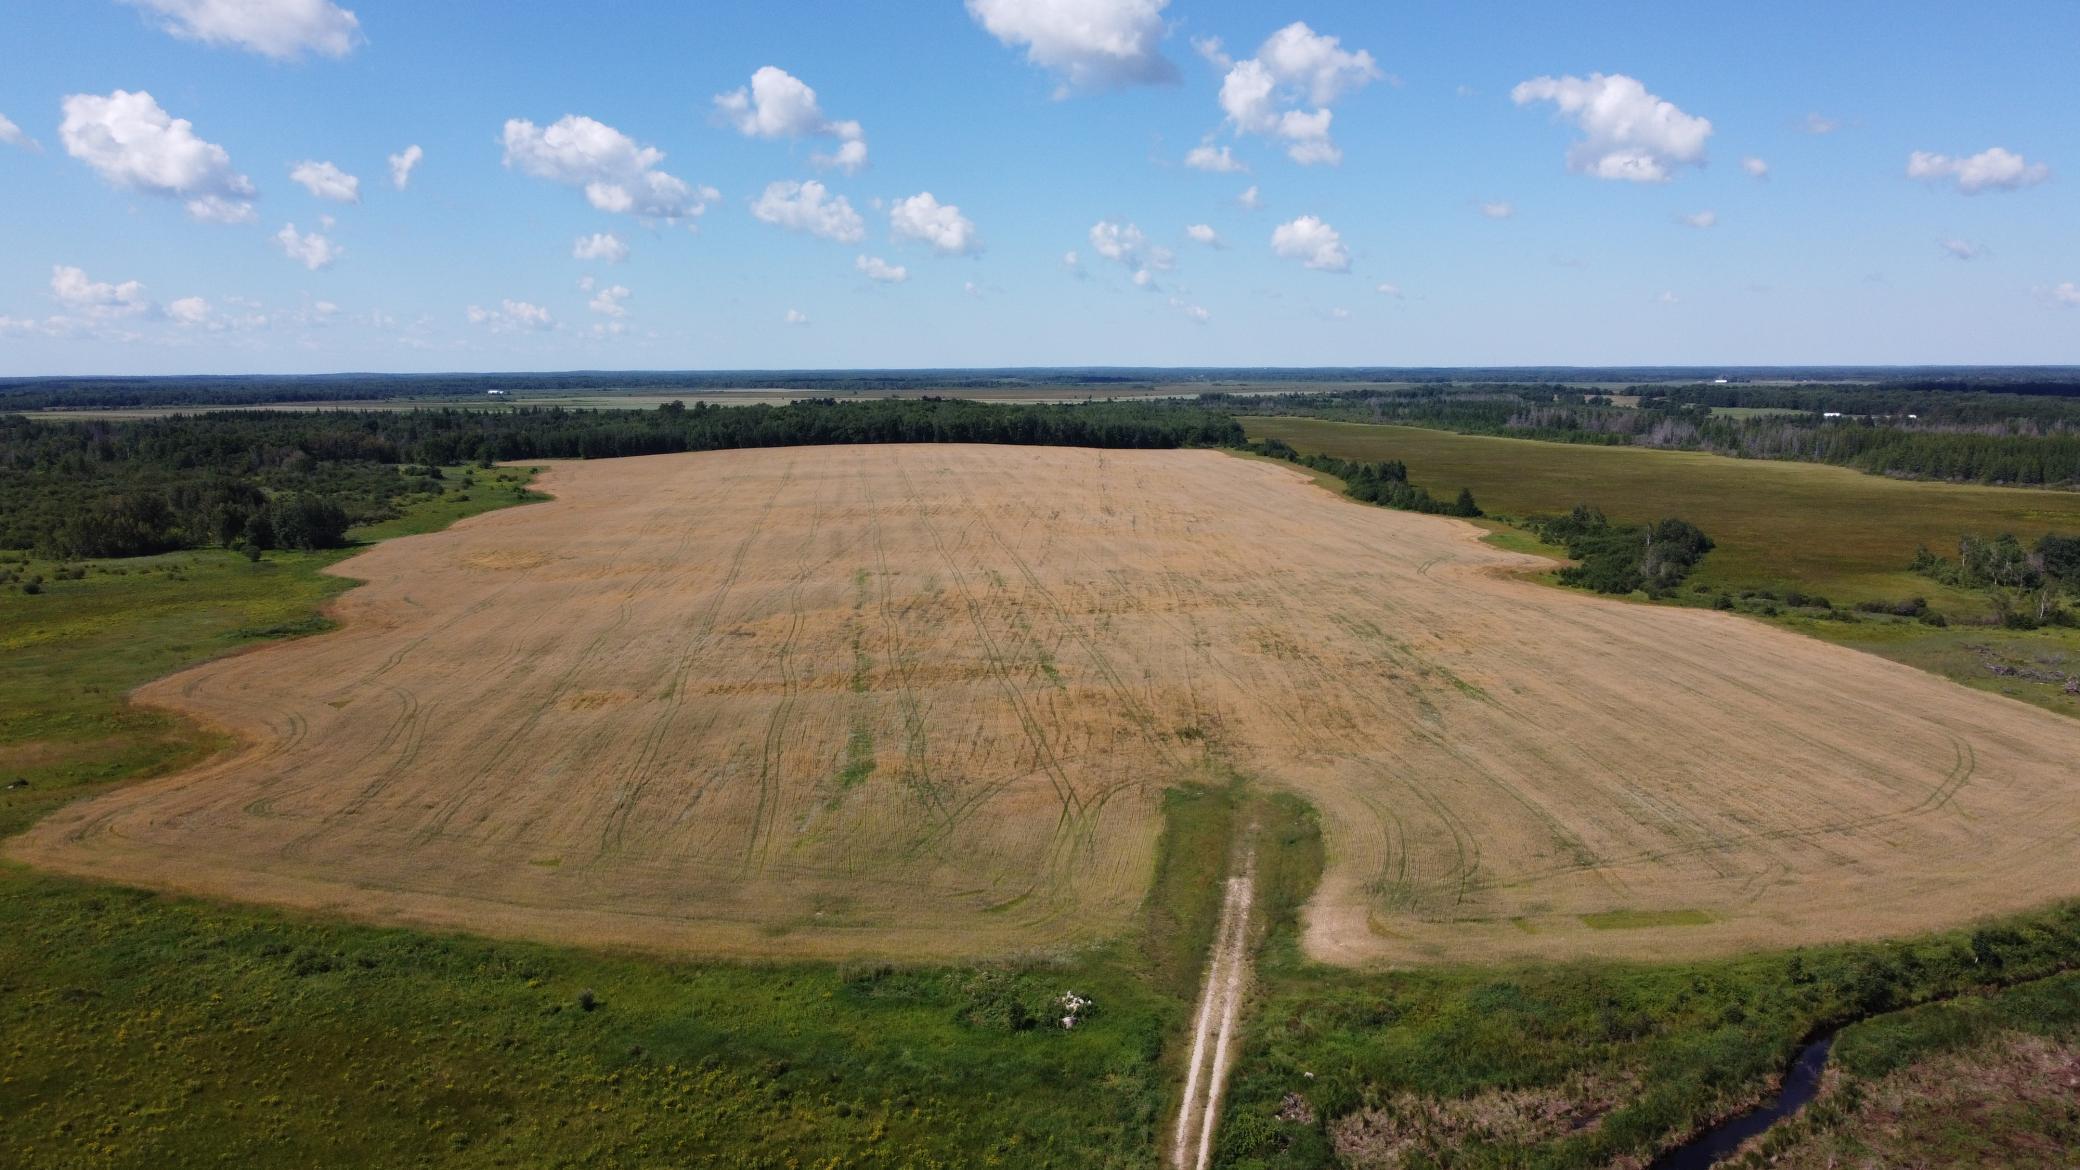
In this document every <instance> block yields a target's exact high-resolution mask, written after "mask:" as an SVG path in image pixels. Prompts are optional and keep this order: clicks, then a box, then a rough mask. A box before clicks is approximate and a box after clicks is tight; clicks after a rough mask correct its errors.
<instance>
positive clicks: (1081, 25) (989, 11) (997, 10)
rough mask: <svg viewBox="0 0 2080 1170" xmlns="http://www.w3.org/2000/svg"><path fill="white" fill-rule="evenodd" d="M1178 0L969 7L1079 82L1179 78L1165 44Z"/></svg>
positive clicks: (993, 2) (1088, 85)
mask: <svg viewBox="0 0 2080 1170" xmlns="http://www.w3.org/2000/svg"><path fill="white" fill-rule="evenodd" d="M1169 3H1170V0H968V15H969V16H971V17H973V18H974V19H975V21H976V22H977V23H979V24H980V25H982V27H983V28H984V29H987V30H988V31H989V34H990V35H991V36H993V37H995V38H997V39H998V40H999V41H1002V42H1003V43H1005V44H1006V45H1010V46H1012V47H1013V48H1016V47H1018V46H1021V45H1023V46H1024V47H1025V50H1026V60H1028V61H1031V62H1032V63H1033V64H1035V65H1038V66H1040V67H1041V68H1043V69H1047V70H1050V71H1052V72H1054V73H1055V74H1057V75H1059V76H1060V77H1061V78H1062V79H1063V84H1062V87H1061V89H1060V90H1058V91H1057V94H1056V96H1058V97H1059V96H1064V95H1066V94H1067V93H1069V92H1070V91H1071V90H1077V89H1083V90H1091V89H1109V88H1112V87H1115V86H1122V85H1134V84H1141V83H1151V82H1168V81H1175V80H1176V79H1177V68H1176V66H1174V65H1172V64H1171V63H1170V61H1169V59H1168V58H1166V57H1164V56H1163V55H1162V53H1161V52H1159V51H1158V49H1157V46H1158V45H1159V44H1160V43H1161V42H1162V39H1163V33H1164V28H1163V9H1164V8H1166V7H1168V6H1169Z"/></svg>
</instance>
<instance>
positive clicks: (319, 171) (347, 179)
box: [289, 161, 361, 203]
mask: <svg viewBox="0 0 2080 1170" xmlns="http://www.w3.org/2000/svg"><path fill="white" fill-rule="evenodd" d="M289 178H290V179H291V180H293V181H295V183H296V184H297V185H298V186H300V187H302V188H303V189H304V190H306V191H309V192H310V193H311V194H313V195H315V196H317V197H318V198H320V199H330V200H332V201H333V202H334V203H359V202H361V180H360V179H357V178H355V177H354V176H353V175H350V174H348V173H347V172H345V171H343V170H340V169H339V168H338V167H336V166H333V165H332V164H331V163H329V162H308V161H306V162H300V163H297V164H296V165H295V166H293V167H291V168H289Z"/></svg>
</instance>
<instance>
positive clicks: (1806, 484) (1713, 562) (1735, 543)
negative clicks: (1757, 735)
mask: <svg viewBox="0 0 2080 1170" xmlns="http://www.w3.org/2000/svg"><path fill="white" fill-rule="evenodd" d="M1242 421H1243V425H1244V427H1245V428H1246V429H1247V430H1248V431H1249V434H1250V437H1251V438H1253V439H1274V438H1275V439H1284V440H1285V441H1286V442H1288V443H1291V444H1292V445H1293V446H1295V447H1297V448H1299V449H1300V450H1302V451H1318V452H1324V453H1327V454H1330V455H1338V456H1342V457H1343V458H1346V459H1400V460H1403V461H1405V462H1406V463H1407V464H1408V468H1409V478H1410V480H1411V481H1413V482H1415V483H1419V484H1422V485H1423V486H1425V487H1427V488H1429V489H1430V490H1431V491H1433V492H1437V493H1439V494H1440V495H1443V496H1445V497H1447V498H1449V497H1450V495H1451V494H1452V493H1453V492H1455V491H1457V490H1458V489H1459V488H1461V487H1469V488H1472V489H1473V493H1474V495H1475V496H1476V497H1478V498H1479V500H1480V503H1481V506H1482V507H1484V508H1486V509H1487V510H1489V511H1491V512H1501V513H1505V514H1509V515H1517V516H1523V515H1534V514H1552V513H1556V512H1564V511H1566V510H1567V509H1568V508H1570V507H1572V506H1574V505H1575V504H1578V503H1586V504H1594V505H1595V506H1597V507H1599V508H1602V509H1603V510H1604V511H1605V512H1606V513H1608V514H1609V515H1610V516H1611V518H1612V519H1614V520H1623V521H1652V520H1658V519H1661V518H1662V517H1665V516H1680V517H1681V518H1683V519H1685V520H1688V521H1690V522H1691V523H1693V524H1695V525H1697V526H1698V527H1700V528H1702V529H1704V530H1705V532H1706V533H1708V534H1710V536H1711V538H1712V539H1713V540H1714V541H1716V542H1717V544H1718V548H1717V549H1716V550H1715V551H1714V552H1713V553H1712V554H1711V556H1709V557H1707V558H1706V559H1705V562H1704V566H1703V568H1702V570H1701V571H1700V572H1699V573H1698V574H1697V575H1696V577H1695V578H1694V579H1695V580H1696V581H1698V582H1700V583H1705V584H1710V585H1715V586H1728V587H1733V588H1739V587H1744V586H1772V587H1781V586H1784V585H1794V586H1797V587H1799V588H1802V589H1807V590H1813V591H1819V592H1824V593H1825V594H1826V595H1828V596H1829V597H1830V598H1831V599H1832V600H1835V601H1837V602H1844V603H1846V602H1854V601H1861V600H1873V599H1893V598H1903V597H1909V596H1913V595H1916V594H1921V595H1925V596H1928V597H1930V598H1931V599H1937V598H1940V597H1942V596H1944V595H1945V591H1944V589H1943V588H1942V587H1941V586H1940V585H1937V584H1936V583H1935V582H1933V581H1931V580H1929V579H1928V578H1927V577H1923V576H1918V575H1916V574H1913V573H1909V572H1908V571H1907V564H1908V562H1910V561H1911V560H1912V559H1913V557H1914V550H1915V549H1916V548H1918V547H1920V546H1922V545H1927V546H1928V547H1929V548H1931V549H1933V550H1935V551H1937V552H1940V553H1944V554H1946V555H1951V556H1954V555H1956V552H1957V538H1958V537H1959V536H1961V535H1963V534H1964V533H1967V532H1973V533H1979V534H1981V535H1987V536H1992V535H1998V534H1999V533H2002V532H2013V533H2014V534H2015V535H2017V536H2020V537H2022V538H2023V539H2024V540H2035V539H2036V538H2037V537H2039V536H2042V535H2043V534H2044V533H2046V532H2060V533H2080V492H2064V491H2045V490H2040V489H2027V488H2001V487H1979V486H1976V485H1967V484H1946V483H1928V482H1921V481H1908V480H1895V479H1887V478H1884V477H1882V476H1875V475H1865V474H1863V473H1861V472H1857V471H1851V470H1849V469H1847V468H1842V467H1828V466H1823V465H1820V464H1813V463H1785V462H1777V461H1774V460H1761V459H1729V458H1727V457H1725V456H1720V455H1707V454H1703V453H1700V452H1692V451H1655V450H1649V449H1646V448H1641V447H1597V446H1586V445H1576V444H1568V443H1545V442H1538V441H1534V440H1530V439H1500V438H1493V437H1489V436H1484V435H1457V434H1451V433H1449V432H1446V431H1435V430H1428V429H1425V428H1421V427H1394V426H1375V425H1370V424H1365V423H1337V422H1323V421H1320V420H1316V419H1295V418H1246V419H1244V420H1242ZM1952 600H1953V602H1954V603H1955V604H1956V605H1957V606H1959V607H1962V608H1969V609H1970V610H1972V611H1973V612H1977V611H1978V610H1979V609H1981V608H1983V602H1982V601H1980V600H1979V599H1977V598H1969V597H1965V596H1963V595H1959V596H1957V597H1955V598H1953V599H1952Z"/></svg>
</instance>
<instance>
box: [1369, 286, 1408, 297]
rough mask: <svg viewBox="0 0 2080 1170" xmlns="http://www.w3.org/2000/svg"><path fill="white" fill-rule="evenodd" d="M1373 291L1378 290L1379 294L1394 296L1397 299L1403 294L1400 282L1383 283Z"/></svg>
mask: <svg viewBox="0 0 2080 1170" xmlns="http://www.w3.org/2000/svg"><path fill="white" fill-rule="evenodd" d="M1373 291H1374V292H1377V293H1378V294H1379V295H1381V296H1383V297H1393V298H1394V299H1395V300H1397V301H1398V300H1400V299H1401V296H1402V294H1401V286H1400V285H1398V284H1391V283H1383V284H1381V285H1380V286H1379V287H1378V288H1376V289H1374V290H1373Z"/></svg>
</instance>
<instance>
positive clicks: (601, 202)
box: [504, 114, 721, 221]
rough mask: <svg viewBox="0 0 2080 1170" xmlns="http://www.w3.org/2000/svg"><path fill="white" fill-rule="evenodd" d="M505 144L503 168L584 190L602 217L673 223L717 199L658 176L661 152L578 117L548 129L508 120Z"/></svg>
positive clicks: (570, 116) (569, 116) (661, 174)
mask: <svg viewBox="0 0 2080 1170" xmlns="http://www.w3.org/2000/svg"><path fill="white" fill-rule="evenodd" d="M504 139H505V165H507V166H509V167H515V168H518V169H519V170H520V171H522V172H524V173H526V174H529V175H533V176H534V177H535V178H538V179H547V180H549V181H551V182H554V183H562V184H564V185H565V186H570V187H579V188H583V190H584V192H585V200H586V202H588V203H590V204H592V206H593V207H595V208H597V209H599V210H601V211H608V212H617V213H626V214H629V215H637V216H642V217H644V218H647V219H662V220H666V221H678V220H682V219H695V218H698V217H699V216H700V215H701V214H702V213H704V212H706V211H707V210H708V205H709V204H710V203H713V202H714V201H715V200H717V199H720V198H721V195H719V194H718V193H717V192H716V190H715V189H714V188H713V187H695V186H693V185H692V184H690V183H687V182H686V181H685V180H683V179H680V178H678V177H677V176H674V175H669V174H666V173H665V172H663V171H660V170H658V169H657V164H659V163H661V162H663V161H664V152H663V151H661V150H659V149H657V148H656V147H654V146H641V145H638V144H637V143H636V141H635V140H634V139H632V138H630V137H629V136H628V135H626V134H623V133H622V132H621V131H619V130H616V129H614V128H613V127H612V126H609V125H606V124H605V123H603V122H599V121H596V120H594V119H592V118H587V117H583V116H581V115H577V114H566V115H564V116H563V117H562V118H560V119H558V120H557V121H556V122H555V123H554V124H552V125H550V126H548V127H540V126H536V125H535V124H534V123H533V122H530V121H527V120H526V119H524V118H513V119H511V120H509V121H507V122H506V126H505V134H504Z"/></svg>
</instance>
